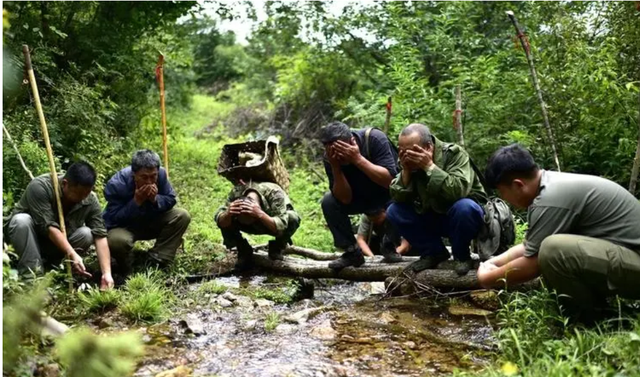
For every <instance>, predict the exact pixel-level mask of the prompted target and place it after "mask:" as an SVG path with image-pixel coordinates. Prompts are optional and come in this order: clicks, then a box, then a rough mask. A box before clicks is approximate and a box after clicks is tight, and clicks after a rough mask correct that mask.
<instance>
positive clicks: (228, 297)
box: [222, 292, 238, 302]
mask: <svg viewBox="0 0 640 377" xmlns="http://www.w3.org/2000/svg"><path fill="white" fill-rule="evenodd" d="M222 298H224V299H226V300H229V301H232V302H235V301H237V300H238V296H236V295H234V294H233V293H231V292H225V293H224V294H223V295H222Z"/></svg>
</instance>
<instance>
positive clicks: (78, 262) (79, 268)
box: [69, 251, 91, 277]
mask: <svg viewBox="0 0 640 377" xmlns="http://www.w3.org/2000/svg"><path fill="white" fill-rule="evenodd" d="M69 259H70V260H71V264H72V267H73V269H74V270H75V272H76V273H77V274H78V275H82V276H86V277H91V274H90V273H89V272H88V271H87V269H86V268H85V267H84V263H83V262H82V257H81V256H80V255H78V253H76V252H75V251H74V252H73V253H72V254H71V255H69Z"/></svg>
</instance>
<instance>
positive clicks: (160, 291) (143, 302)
mask: <svg viewBox="0 0 640 377" xmlns="http://www.w3.org/2000/svg"><path fill="white" fill-rule="evenodd" d="M171 297H172V292H171V291H169V290H168V289H167V288H165V287H164V286H163V285H162V282H161V281H160V278H159V275H158V273H156V272H145V273H138V274H135V275H133V276H131V277H130V278H129V279H128V280H127V282H126V286H125V294H124V297H123V298H122V302H123V303H122V304H121V310H122V314H123V315H124V316H125V317H126V318H128V319H129V320H131V321H133V322H159V321H162V320H163V319H165V318H166V316H167V315H168V313H169V304H170V302H171Z"/></svg>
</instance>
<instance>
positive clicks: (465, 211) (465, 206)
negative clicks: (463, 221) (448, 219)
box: [449, 198, 484, 220]
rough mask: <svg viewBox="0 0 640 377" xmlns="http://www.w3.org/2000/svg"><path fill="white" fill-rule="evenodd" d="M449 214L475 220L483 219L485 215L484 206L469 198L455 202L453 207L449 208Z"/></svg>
mask: <svg viewBox="0 0 640 377" xmlns="http://www.w3.org/2000/svg"><path fill="white" fill-rule="evenodd" d="M449 215H450V216H456V217H462V218H471V219H474V220H482V218H483V217H484V211H483V209H482V207H481V206H480V205H479V204H478V203H476V202H475V201H473V200H471V199H469V198H463V199H460V200H458V201H456V202H455V203H453V205H452V206H451V209H450V210H449Z"/></svg>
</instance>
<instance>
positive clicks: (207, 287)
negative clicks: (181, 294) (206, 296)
mask: <svg viewBox="0 0 640 377" xmlns="http://www.w3.org/2000/svg"><path fill="white" fill-rule="evenodd" d="M226 291H227V286H226V285H224V284H222V283H220V282H218V281H217V280H209V281H207V282H205V283H202V285H200V287H199V288H198V292H199V293H210V294H217V295H219V294H222V293H225V292H226Z"/></svg>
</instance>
